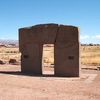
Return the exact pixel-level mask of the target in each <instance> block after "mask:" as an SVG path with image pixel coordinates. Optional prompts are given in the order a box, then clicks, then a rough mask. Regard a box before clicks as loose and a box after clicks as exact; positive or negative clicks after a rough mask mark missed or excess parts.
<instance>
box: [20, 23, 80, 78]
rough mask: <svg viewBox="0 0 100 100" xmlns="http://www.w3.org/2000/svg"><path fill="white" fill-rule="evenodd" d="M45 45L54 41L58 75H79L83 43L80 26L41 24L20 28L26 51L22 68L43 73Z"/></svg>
mask: <svg viewBox="0 0 100 100" xmlns="http://www.w3.org/2000/svg"><path fill="white" fill-rule="evenodd" d="M43 44H54V65H55V66H54V71H55V75H56V76H79V74H80V52H79V50H80V43H79V31H78V28H77V27H74V26H66V25H58V24H40V25H35V26H32V27H30V28H22V29H20V30H19V48H20V51H21V53H22V57H21V70H22V71H23V72H30V73H33V74H42V51H43Z"/></svg>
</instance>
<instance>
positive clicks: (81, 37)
mask: <svg viewBox="0 0 100 100" xmlns="http://www.w3.org/2000/svg"><path fill="white" fill-rule="evenodd" d="M88 38H90V36H89V35H81V36H80V39H82V40H84V39H88Z"/></svg>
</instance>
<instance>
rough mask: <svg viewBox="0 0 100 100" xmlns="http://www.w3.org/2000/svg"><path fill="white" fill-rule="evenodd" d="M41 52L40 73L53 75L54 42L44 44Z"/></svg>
mask: <svg viewBox="0 0 100 100" xmlns="http://www.w3.org/2000/svg"><path fill="white" fill-rule="evenodd" d="M42 54H43V55H42V74H43V75H54V44H44V45H43V53H42Z"/></svg>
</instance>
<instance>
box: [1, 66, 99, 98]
mask: <svg viewBox="0 0 100 100" xmlns="http://www.w3.org/2000/svg"><path fill="white" fill-rule="evenodd" d="M44 74H45V75H44V76H32V75H23V74H22V73H20V66H16V65H0V100H100V71H99V70H90V69H87V70H86V69H82V70H81V76H80V78H78V77H54V76H53V75H48V74H52V68H49V67H48V68H46V69H45V72H44Z"/></svg>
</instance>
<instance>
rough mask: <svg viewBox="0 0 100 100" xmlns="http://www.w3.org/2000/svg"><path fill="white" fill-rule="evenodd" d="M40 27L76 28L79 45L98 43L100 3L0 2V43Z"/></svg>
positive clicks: (65, 0)
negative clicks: (80, 43)
mask: <svg viewBox="0 0 100 100" xmlns="http://www.w3.org/2000/svg"><path fill="white" fill-rule="evenodd" d="M41 23H58V24H66V25H75V26H78V27H79V28H80V41H81V42H82V43H100V0H0V39H18V29H19V28H21V27H26V26H32V25H35V24H41Z"/></svg>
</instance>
